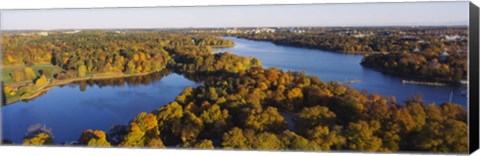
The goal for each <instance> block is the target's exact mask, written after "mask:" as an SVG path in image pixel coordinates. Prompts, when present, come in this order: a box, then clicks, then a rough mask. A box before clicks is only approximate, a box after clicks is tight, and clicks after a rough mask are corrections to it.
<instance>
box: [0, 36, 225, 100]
mask: <svg viewBox="0 0 480 156" xmlns="http://www.w3.org/2000/svg"><path fill="white" fill-rule="evenodd" d="M3 43H4V46H3V47H2V51H3V55H2V57H3V58H2V60H3V61H2V68H3V71H2V82H3V83H4V86H3V87H2V88H3V89H4V93H5V97H6V100H7V101H6V103H7V104H9V103H13V102H15V101H18V100H22V99H29V98H32V97H35V95H37V94H38V93H39V92H43V91H45V90H48V88H49V87H51V86H56V85H62V84H66V83H69V82H71V81H75V80H84V79H100V78H101V79H105V78H112V77H122V76H132V75H142V74H149V73H152V72H158V71H161V70H163V69H165V68H166V66H167V64H168V63H169V61H172V59H171V56H170V55H169V53H168V51H166V50H165V49H173V48H175V47H180V46H184V47H188V46H195V47H196V48H202V49H210V51H211V48H212V47H231V46H233V42H231V41H227V40H221V39H218V38H215V37H212V36H196V37H193V36H178V35H176V34H168V33H163V34H152V33H136V34H116V33H112V32H102V31H83V32H80V33H78V34H74V35H72V34H62V33H59V34H53V35H49V36H20V35H5V36H4V37H3Z"/></svg>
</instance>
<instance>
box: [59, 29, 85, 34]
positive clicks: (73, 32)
mask: <svg viewBox="0 0 480 156" xmlns="http://www.w3.org/2000/svg"><path fill="white" fill-rule="evenodd" d="M80 31H81V30H74V31H66V32H63V33H64V34H75V33H78V32H80Z"/></svg>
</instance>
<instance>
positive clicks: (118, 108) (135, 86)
mask: <svg viewBox="0 0 480 156" xmlns="http://www.w3.org/2000/svg"><path fill="white" fill-rule="evenodd" d="M199 85H201V84H200V83H195V82H193V81H190V80H188V79H186V78H185V77H183V76H181V75H178V74H174V73H167V74H165V73H154V74H151V75H146V76H137V77H131V78H114V79H109V80H95V81H82V82H77V83H73V84H69V85H65V86H63V87H55V88H53V89H51V90H49V91H48V92H47V93H45V94H44V95H42V96H39V97H37V98H35V99H33V100H30V101H28V102H26V101H20V102H16V103H13V104H11V105H7V106H4V107H2V124H3V125H2V131H3V138H4V139H9V140H11V141H13V142H14V143H16V144H17V143H21V142H22V140H23V136H24V135H25V133H26V132H27V130H28V128H29V127H30V126H32V125H36V124H40V125H45V126H46V127H47V128H51V129H52V132H53V135H54V143H64V142H66V141H75V140H78V138H79V137H80V135H81V134H82V132H83V131H84V130H86V129H100V130H104V131H106V132H108V131H109V130H110V128H111V127H112V126H114V125H127V124H128V123H129V121H131V120H132V119H134V118H135V117H136V116H137V115H138V114H139V113H140V112H151V111H153V110H156V109H158V108H160V107H161V106H163V105H166V104H168V103H169V102H171V101H173V100H174V99H175V97H176V96H177V95H178V94H180V93H181V92H182V91H183V89H184V88H186V87H188V86H193V87H195V86H199Z"/></svg>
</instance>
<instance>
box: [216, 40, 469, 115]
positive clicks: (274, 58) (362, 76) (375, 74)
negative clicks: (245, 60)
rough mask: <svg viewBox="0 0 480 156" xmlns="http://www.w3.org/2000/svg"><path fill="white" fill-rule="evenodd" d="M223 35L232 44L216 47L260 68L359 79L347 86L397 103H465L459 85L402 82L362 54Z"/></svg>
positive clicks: (328, 79)
mask: <svg viewBox="0 0 480 156" xmlns="http://www.w3.org/2000/svg"><path fill="white" fill-rule="evenodd" d="M223 38H224V39H227V40H231V41H234V42H235V46H234V47H233V48H223V49H220V50H221V51H228V52H230V53H233V54H236V55H241V56H246V57H251V56H252V57H255V58H257V59H260V60H261V61H262V65H263V66H264V67H277V68H279V69H283V70H296V71H305V72H306V73H307V74H309V75H315V76H317V77H319V78H320V79H321V80H322V81H324V82H327V81H341V82H344V81H348V80H359V82H357V83H352V84H349V85H351V86H352V87H353V88H356V89H358V90H363V89H367V90H368V92H369V93H378V94H381V95H384V96H395V97H396V98H397V101H398V102H403V101H405V100H406V99H407V98H408V97H409V96H415V95H422V96H423V99H424V101H425V102H427V103H431V102H435V103H437V104H440V103H442V102H448V101H449V100H450V95H451V94H452V102H454V103H458V104H461V105H463V106H466V104H467V98H466V97H465V96H463V95H462V94H461V93H460V92H461V91H462V88H461V87H449V86H440V87H439V86H424V85H412V84H403V83H402V78H399V77H395V76H390V75H386V74H383V73H381V72H379V71H376V70H372V69H370V68H366V67H363V66H362V65H360V62H361V61H362V59H363V56H362V55H350V54H341V53H335V52H330V51H325V50H318V49H308V48H297V47H289V46H282V45H276V44H273V43H271V42H268V41H254V40H247V39H241V38H236V37H223ZM463 89H464V88H463Z"/></svg>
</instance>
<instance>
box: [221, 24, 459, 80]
mask: <svg viewBox="0 0 480 156" xmlns="http://www.w3.org/2000/svg"><path fill="white" fill-rule="evenodd" d="M357 29H358V31H357ZM357 29H354V28H352V29H351V30H349V29H348V28H347V29H346V30H343V29H340V30H336V29H332V30H329V31H319V30H316V29H314V30H316V31H314V30H310V31H308V32H305V33H292V32H286V31H282V32H277V33H244V34H230V35H231V36H236V37H240V38H246V39H253V40H261V41H270V42H273V43H275V44H279V45H287V46H295V47H305V48H314V49H321V50H327V51H333V52H339V53H346V54H364V55H365V59H364V60H363V61H362V62H361V64H362V65H363V66H365V67H368V68H374V69H379V70H380V71H381V72H383V73H386V74H391V75H397V76H401V77H404V78H410V79H415V80H422V81H433V82H444V83H449V84H456V83H459V81H460V80H465V79H466V77H467V72H466V71H467V55H468V53H467V52H466V49H467V40H465V39H460V38H456V39H447V38H446V37H445V36H448V35H451V36H454V35H466V29H463V28H437V29H438V30H437V29H433V28H424V29H408V28H399V29H393V28H391V29H386V28H385V29H380V28H379V29H378V30H377V29H366V28H364V29H361V28H357Z"/></svg>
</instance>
